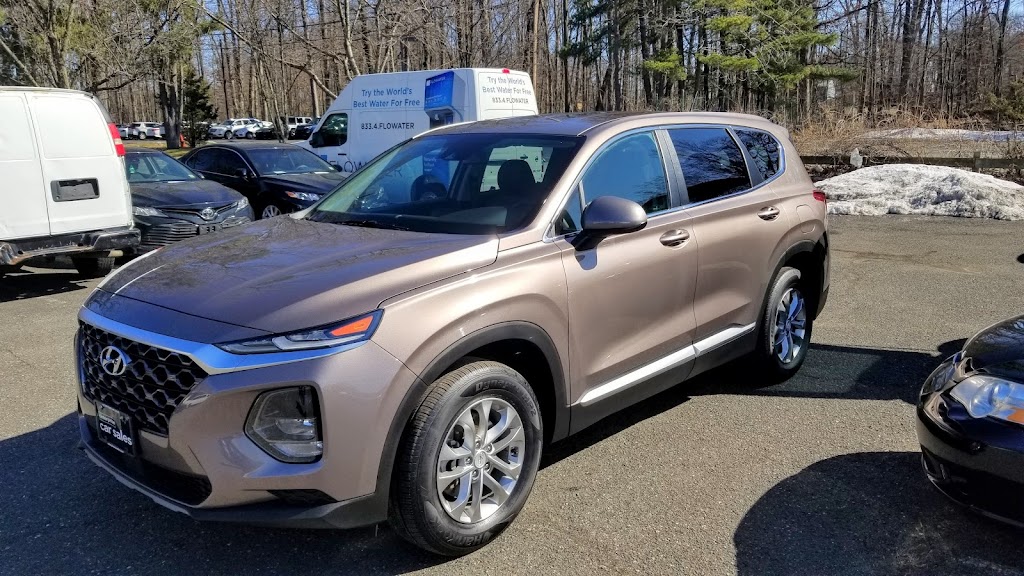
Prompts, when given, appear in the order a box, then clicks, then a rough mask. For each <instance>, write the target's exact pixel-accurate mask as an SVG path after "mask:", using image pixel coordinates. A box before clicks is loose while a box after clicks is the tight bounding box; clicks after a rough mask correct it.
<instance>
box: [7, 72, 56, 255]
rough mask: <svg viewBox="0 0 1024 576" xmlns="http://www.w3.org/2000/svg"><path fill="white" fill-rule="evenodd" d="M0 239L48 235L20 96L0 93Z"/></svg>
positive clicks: (41, 188)
mask: <svg viewBox="0 0 1024 576" xmlns="http://www.w3.org/2000/svg"><path fill="white" fill-rule="evenodd" d="M0 118H3V121H2V122H0V175H2V177H3V183H2V184H0V240H16V239H18V238H35V237H40V236H48V235H49V234H50V223H49V218H48V217H47V213H46V194H45V186H44V185H43V173H42V172H41V171H40V168H39V155H38V153H37V151H36V144H35V138H34V137H33V135H32V123H31V121H30V120H29V115H28V107H27V106H26V103H25V95H24V93H19V92H13V91H12V92H2V91H0Z"/></svg>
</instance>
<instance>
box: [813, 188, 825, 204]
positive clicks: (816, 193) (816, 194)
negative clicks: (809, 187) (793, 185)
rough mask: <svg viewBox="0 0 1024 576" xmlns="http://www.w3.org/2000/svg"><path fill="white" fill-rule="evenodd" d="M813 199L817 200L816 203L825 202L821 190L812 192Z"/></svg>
mask: <svg viewBox="0 0 1024 576" xmlns="http://www.w3.org/2000/svg"><path fill="white" fill-rule="evenodd" d="M814 199H815V200H817V201H818V202H824V201H825V193H824V192H822V191H821V190H815V191H814Z"/></svg>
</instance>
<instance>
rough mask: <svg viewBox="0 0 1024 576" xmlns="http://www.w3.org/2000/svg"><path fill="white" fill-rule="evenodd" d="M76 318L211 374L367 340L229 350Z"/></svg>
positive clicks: (87, 313) (88, 313) (85, 312)
mask: <svg viewBox="0 0 1024 576" xmlns="http://www.w3.org/2000/svg"><path fill="white" fill-rule="evenodd" d="M78 319H79V320H81V321H82V322H85V323H86V324H89V325H92V326H95V327H96V328H99V329H100V330H104V331H106V332H110V333H111V334H116V335H118V336H121V337H122V338H127V339H129V340H134V341H136V342H140V343H142V344H146V345H149V346H153V347H156V348H162V349H164V350H170V351H171V352H177V353H178V354H184V355H185V356H188V357H189V358H191V359H192V360H193V361H194V362H195V363H196V364H198V365H199V367H201V368H202V369H203V370H205V371H206V373H207V374H209V375H211V376H213V375H214V374H226V373H228V372H240V371H242V370H254V369H256V368H267V367H269V366H278V365H281V364H291V363H292V362H302V361H303V360H312V359H314V358H323V357H326V356H332V355H334V354H340V353H342V352H345V351H346V350H352V349H354V348H358V347H359V346H362V345H363V344H365V343H366V342H367V341H366V340H364V341H363V342H356V343H353V344H345V345H343V346H335V347H332V348H318V349H315V350H296V351H293V352H271V353H267V354H232V353H230V352H227V351H225V350H221V349H220V348H218V347H217V346H215V345H213V344H204V343H202V342H192V341H191V340H182V339H180V338H174V337H172V336H165V335H163V334H157V333H155V332H150V331H148V330H143V329H141V328H136V327H134V326H129V325H127V324H122V323H120V322H116V321H114V320H111V319H109V318H105V317H103V316H100V315H99V314H97V313H95V312H93V311H92V310H89V309H88V308H84V307H83V308H82V309H81V311H79V313H78Z"/></svg>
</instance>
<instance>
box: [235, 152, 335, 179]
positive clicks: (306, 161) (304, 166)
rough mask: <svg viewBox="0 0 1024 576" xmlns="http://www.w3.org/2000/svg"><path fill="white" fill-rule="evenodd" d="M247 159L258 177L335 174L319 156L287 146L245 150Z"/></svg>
mask: <svg viewBox="0 0 1024 576" xmlns="http://www.w3.org/2000/svg"><path fill="white" fill-rule="evenodd" d="M246 153H247V154H249V159H250V160H252V163H253V164H254V165H255V167H256V171H257V172H259V173H260V175H270V174H308V173H310V172H315V173H317V174H324V173H327V172H335V171H336V170H335V169H334V166H331V165H330V164H328V163H327V162H324V161H323V160H321V159H320V157H319V156H317V155H316V154H313V153H312V152H309V151H307V150H303V149H302V148H297V147H294V146H289V147H287V148H252V149H249V150H246Z"/></svg>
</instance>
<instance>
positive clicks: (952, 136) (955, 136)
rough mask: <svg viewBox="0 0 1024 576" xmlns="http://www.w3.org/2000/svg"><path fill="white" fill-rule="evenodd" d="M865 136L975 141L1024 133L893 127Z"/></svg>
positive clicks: (1023, 136) (1006, 138)
mask: <svg viewBox="0 0 1024 576" xmlns="http://www.w3.org/2000/svg"><path fill="white" fill-rule="evenodd" d="M864 137H865V138H896V139H902V138H906V139H911V140H970V141H973V142H1007V141H1009V140H1018V139H1024V134H1022V133H1019V132H1010V131H1008V130H957V129H952V128H893V129H890V130H873V131H871V132H867V133H865V134H864Z"/></svg>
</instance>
